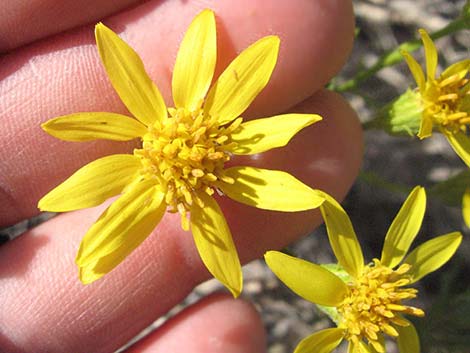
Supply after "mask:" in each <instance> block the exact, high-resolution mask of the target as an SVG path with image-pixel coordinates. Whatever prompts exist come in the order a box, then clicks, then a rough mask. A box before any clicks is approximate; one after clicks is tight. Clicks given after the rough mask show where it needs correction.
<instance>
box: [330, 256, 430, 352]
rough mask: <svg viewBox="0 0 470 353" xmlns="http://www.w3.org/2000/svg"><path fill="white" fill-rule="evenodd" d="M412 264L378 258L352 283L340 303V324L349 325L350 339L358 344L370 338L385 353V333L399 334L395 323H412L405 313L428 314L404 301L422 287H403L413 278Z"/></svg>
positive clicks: (404, 324)
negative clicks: (390, 263) (393, 263)
mask: <svg viewBox="0 0 470 353" xmlns="http://www.w3.org/2000/svg"><path fill="white" fill-rule="evenodd" d="M410 269H411V266H410V265H408V264H402V265H401V266H399V267H398V268H397V269H396V270H393V269H391V268H389V267H386V266H383V265H382V264H381V263H380V261H379V260H378V259H374V260H373V263H372V264H371V265H369V266H365V267H364V271H363V273H362V275H361V276H360V277H359V278H358V279H357V280H356V281H355V282H354V283H351V284H349V286H348V294H347V295H346V297H345V299H344V300H343V302H342V303H341V304H340V305H339V306H338V313H339V314H340V315H341V317H342V321H341V323H340V327H342V328H344V329H345V332H346V337H345V338H346V339H347V340H349V341H352V342H353V343H354V344H355V345H358V344H359V342H360V341H361V340H362V339H363V338H366V339H367V340H368V341H369V343H370V344H371V345H372V346H373V347H374V348H375V349H376V350H377V351H378V352H381V353H383V352H384V350H383V345H382V344H381V343H380V340H381V335H382V334H387V335H389V336H392V337H397V336H398V332H397V330H396V329H395V328H394V325H398V326H408V325H409V323H408V322H407V321H406V320H404V319H403V318H402V317H401V315H402V314H410V315H414V316H424V312H423V311H422V310H421V309H418V308H415V307H412V306H407V305H403V304H402V301H403V300H407V299H413V298H415V297H416V295H417V293H418V291H417V290H416V289H413V288H403V287H404V286H406V285H408V284H410V282H411V280H410V278H409V276H407V272H408V271H409V270H410Z"/></svg>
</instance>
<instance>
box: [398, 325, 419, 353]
mask: <svg viewBox="0 0 470 353" xmlns="http://www.w3.org/2000/svg"><path fill="white" fill-rule="evenodd" d="M408 323H409V325H408V326H395V328H396V329H397V331H398V337H397V343H398V351H399V352H400V353H420V352H421V348H420V344H419V337H418V332H416V328H415V327H414V325H413V324H412V323H411V322H408Z"/></svg>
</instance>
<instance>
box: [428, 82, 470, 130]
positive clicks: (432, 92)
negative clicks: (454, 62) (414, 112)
mask: <svg viewBox="0 0 470 353" xmlns="http://www.w3.org/2000/svg"><path fill="white" fill-rule="evenodd" d="M467 75H468V74H467ZM467 75H466V76H467ZM466 76H464V77H462V75H461V74H460V75H459V74H454V75H452V76H450V77H447V78H439V79H430V80H429V81H428V82H427V83H426V90H425V92H424V94H423V101H424V108H425V112H426V113H427V114H428V115H429V116H431V117H432V119H433V121H434V123H436V124H437V125H440V126H442V127H443V128H445V129H447V130H448V131H449V132H452V133H456V132H459V131H463V132H465V133H469V128H470V111H469V104H470V83H469V79H468V78H467V77H466Z"/></svg>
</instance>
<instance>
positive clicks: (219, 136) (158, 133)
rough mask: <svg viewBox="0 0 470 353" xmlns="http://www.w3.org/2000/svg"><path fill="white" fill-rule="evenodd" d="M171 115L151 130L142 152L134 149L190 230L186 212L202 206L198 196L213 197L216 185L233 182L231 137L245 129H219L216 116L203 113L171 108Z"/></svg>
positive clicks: (234, 125) (146, 173)
mask: <svg viewBox="0 0 470 353" xmlns="http://www.w3.org/2000/svg"><path fill="white" fill-rule="evenodd" d="M168 112H169V117H168V118H166V119H163V120H162V121H158V122H156V123H155V124H154V125H153V126H150V127H149V128H148V132H147V134H146V135H145V136H144V138H143V143H142V146H143V147H142V149H137V150H135V151H134V155H135V156H137V157H139V158H140V160H141V163H142V168H141V170H140V174H141V175H142V177H143V178H144V179H155V180H156V182H158V183H159V184H160V186H161V188H162V191H163V192H164V193H165V194H166V195H165V202H166V203H167V205H168V210H169V211H170V212H179V213H180V214H181V217H182V218H181V223H182V226H183V228H184V229H187V228H188V227H189V221H188V218H187V216H186V214H187V213H188V212H189V211H190V208H191V207H193V206H198V207H203V202H202V200H201V199H200V198H199V197H198V196H197V193H198V192H204V193H206V194H208V195H212V194H213V193H214V187H215V183H216V182H217V181H219V180H220V181H223V182H226V183H233V182H234V180H233V179H232V178H229V177H226V176H224V174H223V171H224V164H225V163H226V162H227V161H229V160H230V157H231V154H230V153H229V152H228V151H229V150H230V149H231V147H233V146H234V142H232V141H231V138H230V134H231V132H233V131H234V130H235V129H237V128H238V127H239V126H240V123H241V122H242V119H241V118H239V119H236V120H235V121H234V122H232V123H231V124H229V125H228V126H219V124H218V121H217V119H216V118H214V117H211V116H208V115H207V114H206V113H205V112H204V111H203V110H201V109H199V110H197V111H192V112H188V111H186V110H185V109H184V108H178V109H175V108H169V109H168Z"/></svg>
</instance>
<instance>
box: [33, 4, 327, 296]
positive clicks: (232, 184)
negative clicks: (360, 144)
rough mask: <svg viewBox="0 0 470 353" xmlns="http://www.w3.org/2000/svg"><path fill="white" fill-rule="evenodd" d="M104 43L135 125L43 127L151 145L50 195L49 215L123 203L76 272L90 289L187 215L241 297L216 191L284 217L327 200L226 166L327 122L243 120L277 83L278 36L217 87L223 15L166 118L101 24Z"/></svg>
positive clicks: (80, 118)
mask: <svg viewBox="0 0 470 353" xmlns="http://www.w3.org/2000/svg"><path fill="white" fill-rule="evenodd" d="M95 35H96V42H97V45H98V50H99V54H100V57H101V61H102V62H103V65H104V67H105V69H106V72H107V74H108V76H109V79H110V81H111V83H112V85H113V87H114V89H115V90H116V92H117V93H118V95H119V96H120V98H121V100H122V101H123V102H124V104H125V105H126V107H127V108H128V110H129V112H130V113H131V114H132V115H133V116H134V117H135V118H136V119H133V118H131V117H127V116H125V115H121V114H114V113H105V112H94V113H77V114H72V115H67V116H62V117H58V118H55V119H52V120H49V121H48V122H46V123H45V124H43V125H42V127H43V129H44V130H45V131H46V132H47V133H49V134H50V135H52V136H55V137H57V138H60V139H62V140H66V141H89V140H93V139H108V140H117V141H126V140H131V139H134V138H140V139H141V140H142V147H141V148H138V149H135V150H134V154H133V155H130V154H117V155H111V156H107V157H103V158H100V159H98V160H96V161H93V162H91V163H89V164H88V165H86V166H84V167H83V168H81V169H80V170H78V171H77V172H76V173H75V174H73V175H72V176H71V177H70V178H69V179H67V180H65V181H64V182H63V183H62V184H60V185H59V186H57V187H56V188H55V189H54V190H52V191H51V192H49V193H48V194H47V195H46V196H44V197H43V198H42V199H41V200H40V201H39V204H38V207H39V208H40V209H41V210H47V211H53V212H63V211H71V210H76V209H81V208H87V207H93V206H96V205H99V204H101V203H102V202H104V201H105V200H107V199H108V198H110V197H112V196H115V195H119V194H121V196H120V197H119V198H118V199H117V200H116V201H115V202H114V203H113V204H112V205H111V206H110V207H109V208H108V209H107V210H106V211H105V212H104V213H103V214H102V215H101V217H100V218H99V219H98V220H97V221H96V223H95V224H94V225H93V226H92V227H91V228H90V229H89V231H88V232H87V234H86V235H85V237H84V239H83V241H82V243H81V246H80V249H79V251H78V255H77V259H76V263H77V264H78V266H79V268H80V279H81V281H82V282H83V283H91V282H93V281H95V280H97V279H99V278H100V277H102V276H103V275H104V274H106V273H108V272H109V271H111V270H112V269H113V268H114V267H115V266H117V265H118V264H119V263H120V262H121V261H123V260H124V258H125V257H126V256H127V255H129V254H130V253H131V251H132V250H133V249H135V248H136V247H137V246H138V245H139V244H140V243H141V242H142V241H143V240H144V239H145V238H146V237H147V236H148V235H149V233H150V232H151V231H152V230H153V229H154V228H155V227H156V226H157V224H158V223H159V222H160V220H161V218H162V216H163V214H164V212H165V211H169V212H178V213H179V214H181V221H182V227H183V228H184V229H185V230H188V229H189V228H191V230H192V233H193V236H194V241H195V243H196V246H197V249H198V251H199V254H200V256H201V258H202V261H203V262H204V263H205V265H206V267H207V268H208V270H209V271H210V272H211V273H212V274H213V275H214V277H216V278H218V279H219V280H220V281H221V282H222V283H223V284H224V285H225V286H227V287H228V288H229V289H230V291H231V292H232V294H233V295H234V296H238V295H239V294H240V292H241V289H242V273H241V266H240V261H239V259H238V255H237V251H236V248H235V245H234V242H233V240H232V236H231V234H230V230H229V228H228V226H227V223H226V221H225V218H224V216H223V214H222V212H221V210H220V208H219V206H218V204H217V202H216V200H215V199H214V198H213V197H212V195H213V194H214V192H215V191H219V192H221V193H223V194H225V195H227V196H228V197H230V198H232V199H234V200H236V201H239V202H242V203H245V204H247V205H251V206H254V207H258V208H262V209H269V210H277V211H301V210H307V209H312V208H316V207H318V206H319V205H320V204H321V203H322V202H323V197H322V196H321V194H320V193H319V192H317V191H315V190H312V189H311V188H309V187H308V186H306V185H305V184H303V183H301V182H300V181H299V180H297V179H296V178H294V177H293V176H292V175H290V174H288V173H285V172H282V171H277V170H268V169H259V168H253V167H246V166H236V167H230V168H225V167H224V165H225V163H226V162H228V161H229V160H230V159H231V158H232V157H233V156H234V155H251V154H255V153H261V152H264V151H267V150H269V149H272V148H276V147H282V146H284V145H286V144H287V143H288V142H289V140H290V139H291V138H292V137H293V136H294V135H295V134H296V133H297V132H298V131H300V130H301V129H303V128H304V127H306V126H309V125H311V124H313V123H315V122H317V121H319V120H321V117H320V116H318V115H313V114H286V115H279V116H273V117H269V118H264V119H258V120H253V121H248V122H242V118H241V117H239V116H240V114H241V113H243V112H244V111H245V109H246V108H247V107H248V106H249V105H250V103H251V102H252V101H253V100H254V99H255V97H256V96H257V95H258V93H259V92H260V91H261V90H262V89H263V88H264V87H265V85H266V84H267V82H268V81H269V78H270V76H271V73H272V71H273V69H274V66H275V64H276V61H277V56H278V51H279V44H280V40H279V38H278V37H276V36H267V37H264V38H262V39H260V40H258V41H257V42H256V43H254V44H253V45H251V46H250V47H249V48H247V49H246V50H244V51H243V52H242V53H241V54H240V55H239V56H238V57H237V58H235V60H233V62H232V63H231V64H230V65H229V66H228V67H227V69H226V70H225V71H224V72H223V73H222V74H221V76H220V77H219V78H218V80H217V82H216V83H215V84H214V85H213V86H212V88H210V84H211V82H212V77H213V74H214V69H215V63H216V57H217V54H216V26H215V16H214V13H213V12H212V11H210V10H204V11H202V12H201V13H200V14H199V15H198V16H197V17H196V18H195V19H194V20H193V22H192V23H191V25H190V26H189V28H188V31H187V32H186V35H185V37H184V38H183V41H182V43H181V47H180V49H179V52H178V55H177V58H176V63H175V67H174V71H173V81H172V90H173V100H174V104H175V107H174V108H167V107H166V105H165V103H164V101H163V99H162V97H161V94H160V92H159V90H158V88H157V87H156V86H155V85H154V84H153V82H152V81H151V80H150V78H149V77H148V75H147V74H146V72H145V70H144V66H143V63H142V61H141V60H140V58H139V56H138V55H137V54H136V53H135V52H134V50H133V49H132V48H130V47H129V46H128V45H127V44H126V43H125V42H124V41H123V40H122V39H120V38H119V37H118V36H117V35H116V34H115V33H114V32H113V31H111V30H110V29H109V28H107V27H105V26H104V25H103V24H98V25H97V26H96V31H95ZM209 88H210V89H209ZM188 214H190V219H188Z"/></svg>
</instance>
